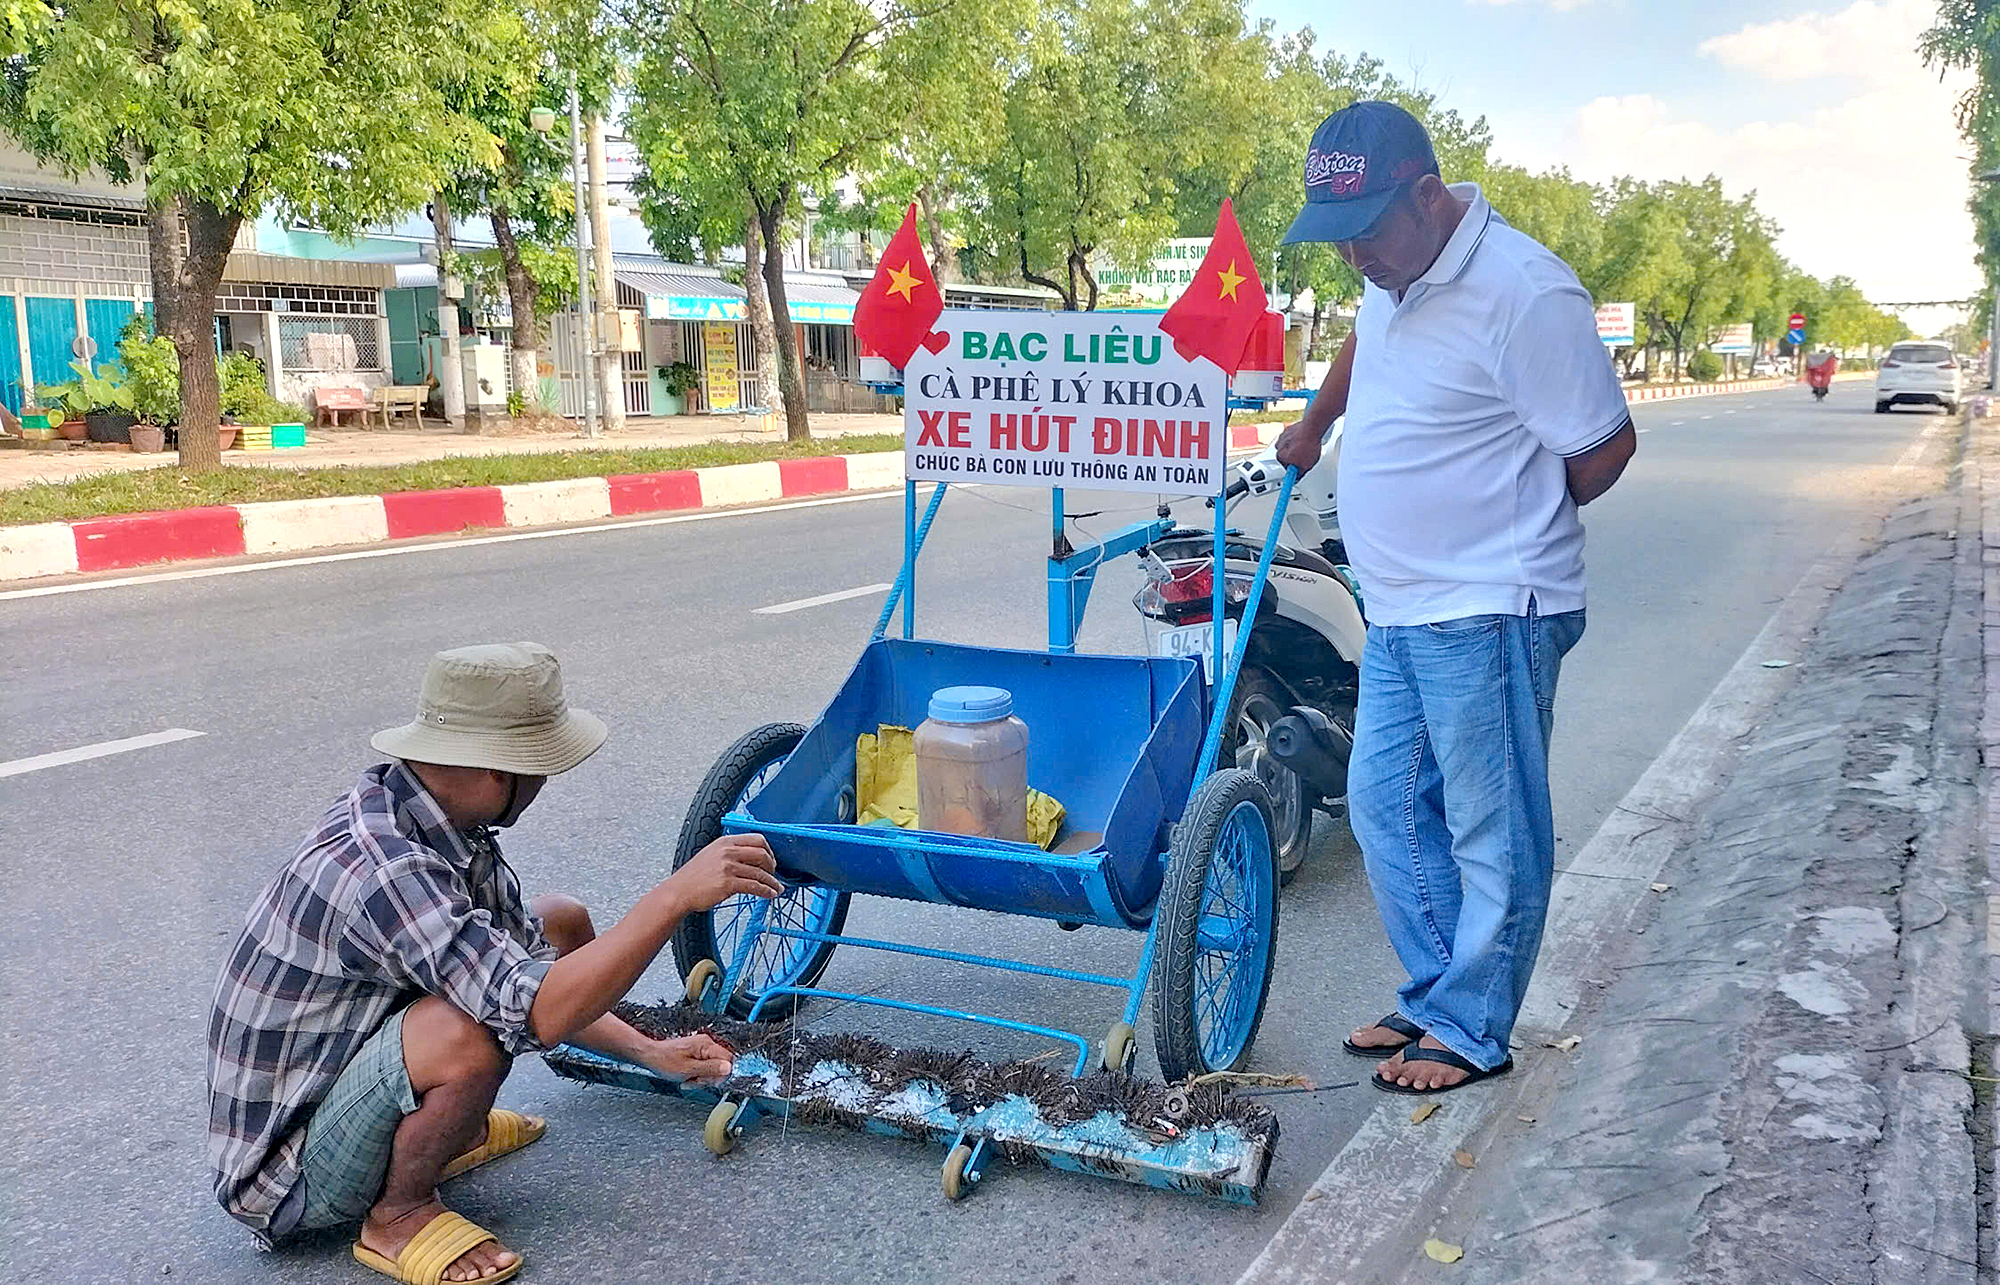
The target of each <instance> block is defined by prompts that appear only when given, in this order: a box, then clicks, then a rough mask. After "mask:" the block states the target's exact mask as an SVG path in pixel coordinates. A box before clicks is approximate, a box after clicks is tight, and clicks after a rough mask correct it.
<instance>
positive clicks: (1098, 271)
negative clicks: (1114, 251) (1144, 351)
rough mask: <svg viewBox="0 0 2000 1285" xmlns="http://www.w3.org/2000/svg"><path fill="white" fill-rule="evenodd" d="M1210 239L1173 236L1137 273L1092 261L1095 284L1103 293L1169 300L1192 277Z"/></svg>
mask: <svg viewBox="0 0 2000 1285" xmlns="http://www.w3.org/2000/svg"><path fill="white" fill-rule="evenodd" d="M1209 240H1210V238H1208V237H1205V236H1198V237H1177V238H1175V239H1174V240H1172V241H1169V242H1167V244H1166V245H1165V247H1164V248H1162V249H1161V251H1160V252H1159V253H1158V254H1156V255H1154V256H1153V260H1152V262H1151V263H1148V264H1147V265H1146V266H1145V267H1143V268H1141V269H1139V270H1138V271H1137V272H1134V271H1132V270H1131V269H1129V268H1121V267H1119V266H1118V265H1116V264H1114V263H1109V262H1106V263H1102V264H1092V265H1091V271H1092V273H1093V274H1094V275H1095V276H1096V277H1097V284H1098V286H1099V288H1100V289H1102V290H1104V291H1105V292H1106V293H1107V294H1130V295H1136V296H1138V297H1139V298H1141V299H1146V300H1149V301H1151V302H1153V303H1172V302H1173V301H1174V300H1176V299H1178V298H1180V297H1181V292H1182V291H1183V290H1186V289H1187V288H1188V284H1189V283H1190V282H1192V281H1193V280H1194V274H1195V271H1196V270H1197V269H1198V268H1200V267H1201V261H1202V259H1203V258H1204V257H1205V256H1206V255H1207V254H1208V243H1209Z"/></svg>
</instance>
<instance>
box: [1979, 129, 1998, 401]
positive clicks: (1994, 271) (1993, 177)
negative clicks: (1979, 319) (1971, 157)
mask: <svg viewBox="0 0 2000 1285" xmlns="http://www.w3.org/2000/svg"><path fill="white" fill-rule="evenodd" d="M1979 181H1980V182H1982V183H2000V169H1992V170H1988V171H1986V172H1985V173H1984V174H1981V175H1980V176H1979ZM1986 283H1987V285H1988V286H1989V287H1991V288H1992V291H1993V299H1992V311H1991V314H1990V315H1989V316H1988V317H1987V319H1986V386H1987V387H1988V388H1990V389H1992V390H1993V391H1994V392H1996V393H2000V263H1993V264H1990V265H1988V270H1987V273H1986Z"/></svg>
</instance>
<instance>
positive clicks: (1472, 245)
mask: <svg viewBox="0 0 2000 1285" xmlns="http://www.w3.org/2000/svg"><path fill="white" fill-rule="evenodd" d="M1450 191H1451V194H1452V195H1453V196H1456V197H1461V198H1463V199H1465V200H1467V201H1468V202H1469V203H1468V205H1467V207H1466V211H1465V217H1464V218H1462V219H1460V220H1459V221H1458V228H1457V230H1456V231H1454V232H1453V233H1452V234H1451V239H1450V240H1448V241H1446V242H1445V243H1444V249H1443V250H1440V251H1439V252H1438V257H1437V262H1435V263H1433V264H1431V266H1430V270H1429V271H1427V272H1425V273H1424V275H1422V276H1421V277H1418V278H1417V280H1418V281H1419V282H1421V283H1422V284H1424V285H1429V286H1441V285H1447V284H1449V283H1451V282H1453V281H1456V280H1457V279H1458V277H1459V274H1460V273H1462V272H1464V271H1465V265H1466V264H1468V263H1470V262H1472V252H1473V251H1474V250H1477V249H1478V248H1479V242H1480V240H1481V239H1482V238H1484V237H1485V235H1486V228H1487V225H1488V224H1489V223H1491V222H1492V221H1493V206H1492V204H1491V203H1490V202H1488V201H1487V199H1486V194H1485V193H1484V192H1481V191H1480V190H1479V184H1477V183H1453V184H1451V185H1450Z"/></svg>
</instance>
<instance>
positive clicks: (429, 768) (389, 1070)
mask: <svg viewBox="0 0 2000 1285" xmlns="http://www.w3.org/2000/svg"><path fill="white" fill-rule="evenodd" d="M604 739H605V728H604V724H603V723H602V722H601V721H599V720H598V719H597V718H595V717H594V716H592V715H590V714H588V713H586V712H584V711H583V710H580V709H571V708H569V706H568V704H567V702H566V701H565V700H564V698H563V689H562V676H561V673H560V671H559V670H558V668H557V665H556V658H555V656H554V654H553V653H551V652H550V651H549V650H548V649H547V648H544V647H538V646H535V645H533V644H530V643H520V644H509V645H498V646H484V647H466V648H461V649H459V650H456V651H447V652H441V653H439V654H438V655H437V656H435V657H433V658H432V660H431V662H430V666H429V669H428V670H427V671H426V673H425V675H424V681H423V690H422V694H421V695H420V697H419V699H418V702H417V717H416V720H415V721H414V722H412V723H410V724H408V725H407V726H403V727H398V728H393V729H391V730H389V731H386V732H381V733H379V734H377V735H376V736H375V738H374V740H373V741H372V742H371V743H372V744H373V745H374V747H375V748H376V749H377V750H379V751H380V752H381V753H383V754H384V755H387V756H388V757H389V759H390V760H391V761H389V762H386V763H382V764H380V765H378V766H376V767H373V768H370V769H369V770H368V771H367V772H365V773H364V774H363V775H362V777H361V780H360V782H359V783H358V784H356V785H355V787H354V788H353V789H352V790H349V791H348V792H347V794H345V795H344V796H342V798H341V799H340V800H339V801H338V802H336V803H335V804H334V805H333V807H332V809H331V810H330V811H328V812H327V814H326V817H325V818H324V820H323V821H322V822H321V824H320V826H319V828H318V830H317V831H316V832H314V833H313V834H312V835H310V836H309V837H308V838H307V839H306V840H305V842H304V843H303V844H302V845H301V846H300V848H299V850H298V852H297V853H296V854H295V855H293V857H292V858H291V859H290V860H289V861H287V862H286V863H285V865H284V867H283V868H282V869H281V870H279V872H278V874H277V877H276V878H274V879H273V880H272V881H271V883H270V884H269V885H268V886H267V887H266V888H265V889H264V891H263V893H262V894H261V895H260V896H259V897H258V899H257V902H256V905H255V906H254V907H253V908H252V909H251V911H250V916H249V920H248V922H247V923H246V924H245V925H244V928H243V931H242V933H241V935H239V936H238V937H237V939H236V944H235V945H234V947H232V948H231V950H230V952H229V957H228V960H227V962H226V963H225V964H224V965H223V969H222V978H221V981H220V983H219V984H218V986H217V989H216V995H215V1006H214V1011H213V1012H212V1014H211V1015H210V1018H209V1026H208V1047H209V1063H208V1091H209V1126H208V1129H209V1134H208V1158H209V1163H210V1168H211V1170H212V1171H213V1177H214V1180H215V1191H216V1196H217V1198H218V1199H220V1200H221V1202H222V1205H223V1207H224V1208H225V1209H227V1210H228V1211H229V1212H230V1214H232V1215H233V1216H234V1217H236V1218H237V1219H238V1220H240V1221H241V1222H243V1223H244V1224H245V1225H247V1226H248V1227H249V1228H250V1229H251V1230H252V1231H253V1232H254V1233H255V1234H256V1235H257V1237H258V1238H259V1240H260V1241H261V1242H262V1243H263V1244H264V1245H265V1246H267V1247H268V1246H270V1245H273V1244H275V1243H277V1242H279V1241H282V1240H283V1239H284V1238H285V1237H287V1236H289V1235H291V1234H292V1233H294V1232H298V1231H303V1230H308V1229H312V1228H321V1227H332V1226H337V1225H340V1224H344V1223H351V1222H359V1223H360V1224H361V1230H360V1236H359V1239H358V1241H357V1243H356V1244H355V1246H354V1256H355V1258H357V1259H358V1260H360V1261H361V1262H362V1263H364V1264H366V1265H367V1266H369V1267H372V1268H374V1269H375V1270H377V1271H379V1272H382V1273H384V1274H385V1275H388V1276H391V1277H394V1278H395V1279H397V1280H400V1281H412V1282H415V1281H422V1282H430V1283H432V1285H435V1283H436V1282H441V1281H500V1280H505V1279H507V1278H509V1277H511V1276H513V1275H514V1274H515V1273H516V1272H518V1271H519V1270H520V1267H521V1257H520V1255H518V1254H516V1253H514V1252H513V1251H512V1250H510V1249H507V1248H505V1247H504V1246H502V1245H501V1244H500V1242H499V1241H498V1240H497V1239H496V1238H495V1237H494V1236H493V1234H492V1233H491V1232H488V1231H487V1230H486V1229H484V1228H482V1227H480V1226H478V1225H477V1224H475V1223H473V1222H471V1221H470V1220H468V1219H466V1218H464V1217H462V1216H460V1215H458V1214H455V1213H452V1212H451V1211H450V1210H448V1209H446V1208H445V1207H444V1204H443V1203H442V1202H441V1201H440V1200H439V1199H438V1193H437V1186H438V1184H439V1183H440V1182H442V1181H444V1180H445V1179H447V1178H452V1177H456V1176H457V1175H458V1174H461V1173H463V1172H465V1171H466V1170H467V1169H470V1168H472V1167H474V1166H475V1165H479V1164H483V1163H485V1162H486V1161H488V1160H491V1159H494V1158H496V1157H498V1156H501V1155H505V1154H506V1153H508V1152H510V1151H513V1150H516V1149H518V1148H520V1147H523V1146H525V1145H527V1144H528V1143H530V1142H533V1141H534V1140H535V1139H536V1138H539V1137H540V1136H541V1135H542V1132H543V1130H544V1127H545V1126H544V1124H543V1122H542V1121H540V1120H537V1119H534V1118H532V1117H529V1116H525V1115H521V1114H519V1113H517V1112H513V1111H503V1110H494V1109H493V1101H494V1097H495V1095H496V1094H497V1093H498V1091H499V1088H500V1084H501V1081H503V1080H505V1079H506V1078H507V1072H508V1069H509V1067H510V1066H511V1064H512V1060H513V1058H514V1057H515V1056H516V1055H518V1054H520V1053H524V1052H533V1051H537V1050H541V1049H546V1048H550V1047H552V1046H554V1045H556V1044H559V1043H562V1042H563V1041H565V1040H573V1041H575V1042H576V1043H578V1044H581V1045H584V1046H586V1047H588V1048H592V1049H596V1050H598V1051H600V1052H603V1053H606V1054H609V1055H611V1056H613V1057H618V1058H623V1059H626V1060H628V1061H631V1062H636V1063H639V1064H642V1065H644V1066H648V1067H651V1068H652V1069H654V1070H656V1071H660V1072H662V1073H665V1074H668V1075H674V1076H682V1077H718V1076H726V1075H728V1074H729V1072H730V1060H729V1052H728V1050H727V1049H725V1048H723V1047H722V1046H721V1045H719V1044H717V1043H716V1042H715V1041H713V1040H711V1039H709V1038H708V1037H707V1036H704V1035H694V1036H688V1037H686V1038H682V1039H674V1040H655V1039H651V1038H648V1037H647V1036H644V1035H641V1034H640V1033H639V1032H638V1031H636V1030H634V1029H633V1028H632V1027H630V1026H628V1025H627V1024H626V1023H624V1022H622V1021H620V1020H619V1019H618V1018H616V1017H614V1016H611V1015H610V1012H609V1010H610V1008H611V1006H612V1005H613V1004H614V1003H616V1002H617V1001H618V1000H619V999H621V998H622V997H623V996H624V994H625V992H626V991H627V990H628V989H629V988H630V987H631V986H632V984H633V983H634V982H635V981H637V980H638V978H639V975H640V974H641V973H642V972H644V971H645V969H646V967H647V965H649V964H650V963H651V962H652V960H653V958H654V956H656V955H657V954H658V953H659V951H660V948H661V947H662V946H664V945H665V944H666V942H667V940H668V938H669V937H671V936H672V934H673V932H674V928H675V926H676V925H677V924H678V923H679V922H680V920H681V918H682V916H684V915H687V914H690V913H692V912H695V911H701V910H707V909H710V908H712V907H714V906H715V905H716V904H718V903H719V902H721V901H724V900H726V899H727V898H729V897H732V896H737V895H739V894H748V895H752V896H760V897H772V896H776V895H778V894H779V893H780V892H782V891H783V886H782V885H781V884H780V883H779V882H778V879H777V876H776V875H775V873H773V872H774V870H775V868H776V867H775V865H774V863H773V861H772V857H771V852H770V849H769V847H768V846H766V845H765V843H764V841H763V839H761V838H759V837H755V836H748V837H739V836H727V837H724V838H722V839H719V840H717V841H716V842H715V843H712V844H710V845H709V846H708V847H707V848H704V849H703V850H702V851H701V852H700V853H699V854H698V855H697V856H696V857H695V858H694V859H693V860H692V861H689V862H688V863H687V864H686V865H684V866H682V867H681V869H679V870H678V871H675V872H674V874H673V875H672V876H671V877H670V878H668V879H667V880H665V881H664V882H662V883H660V884H659V885H657V886H656V887H654V888H653V889H652V890H651V891H650V892H648V893H646V894H645V896H643V897H642V898H641V899H640V900H639V904H638V905H637V906H635V907H634V908H633V910H632V911H631V913H630V914H628V915H626V916H625V917H624V918H623V919H621V920H619V921H618V923H617V924H616V925H615V926H613V927H612V928H611V929H609V930H608V931H606V932H605V933H603V934H602V935H599V934H597V933H596V932H594V930H593V928H592V926H591V921H590V916H589V914H588V913H587V912H586V911H585V910H584V908H583V906H582V905H580V904H578V903H577V902H575V901H573V900H570V899H569V898H567V897H559V896H545V897H537V898H536V899H535V900H534V901H533V902H531V903H524V902H523V900H522V895H521V884H520V881H519V880H518V879H517V878H516V877H515V875H514V871H513V869H512V868H511V867H509V866H508V865H507V863H506V861H505V859H503V858H502V857H501V855H500V849H499V846H498V844H497V843H496V842H495V839H494V829H495V827H505V826H509V825H512V824H513V823H514V822H515V821H516V820H518V819H519V818H520V816H521V814H522V813H523V812H524V811H526V810H527V808H528V806H529V805H530V804H532V803H533V802H534V801H535V797H536V796H537V795H538V794H540V793H541V789H542V786H543V785H544V784H545V783H546V782H547V780H548V778H549V777H551V776H554V775H557V774H558V773H562V772H567V771H568V770H569V769H570V768H573V767H575V766H576V765H577V764H579V763H581V762H583V760H584V759H586V758H589V757H590V756H591V755H592V754H593V753H595V752H596V751H597V749H598V747H599V746H601V745H603V744H604Z"/></svg>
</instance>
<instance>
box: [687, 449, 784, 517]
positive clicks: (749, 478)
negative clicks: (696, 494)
mask: <svg viewBox="0 0 2000 1285" xmlns="http://www.w3.org/2000/svg"><path fill="white" fill-rule="evenodd" d="M698 473H699V476H700V478H701V505H702V507H703V508H705V509H708V508H719V507H721V506H723V505H727V504H762V503H765V502H767V501H770V500H776V499H782V498H783V497H784V494H785V488H784V476H783V474H781V473H780V472H779V471H778V465H777V462H776V461H775V460H765V461H763V462H762V463H758V464H724V465H721V466H719V467H717V468H705V469H700V470H698Z"/></svg>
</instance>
